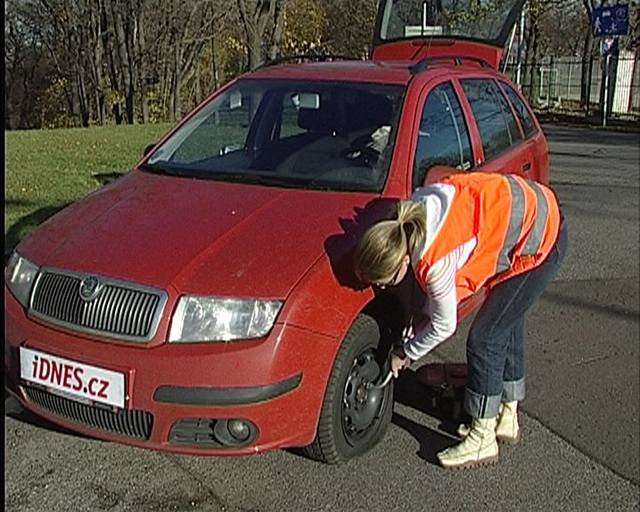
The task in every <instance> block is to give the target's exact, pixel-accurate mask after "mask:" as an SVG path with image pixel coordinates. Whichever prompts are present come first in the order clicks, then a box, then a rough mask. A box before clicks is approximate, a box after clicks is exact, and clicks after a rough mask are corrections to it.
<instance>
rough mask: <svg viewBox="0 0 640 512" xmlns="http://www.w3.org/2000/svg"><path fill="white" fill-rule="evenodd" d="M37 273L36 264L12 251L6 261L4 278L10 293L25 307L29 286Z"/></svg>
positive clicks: (29, 292) (27, 301) (27, 302)
mask: <svg viewBox="0 0 640 512" xmlns="http://www.w3.org/2000/svg"><path fill="white" fill-rule="evenodd" d="M37 275H38V266H37V265H34V264H33V263H31V262H30V261H29V260H28V259H26V258H23V257H22V256H20V254H18V253H17V252H16V251H13V253H12V254H11V257H10V258H9V262H8V263H7V267H6V269H5V273H4V278H5V281H6V283H7V286H8V287H9V290H11V293H13V295H15V297H16V299H18V302H20V304H22V305H23V306H24V307H25V308H26V307H27V306H28V305H29V295H30V294H31V287H32V286H33V281H34V280H35V278H36V276H37Z"/></svg>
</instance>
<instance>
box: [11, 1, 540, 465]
mask: <svg viewBox="0 0 640 512" xmlns="http://www.w3.org/2000/svg"><path fill="white" fill-rule="evenodd" d="M522 3H523V1H522V0H505V1H502V2H494V4H495V5H497V6H498V7H494V9H495V10H491V9H489V8H484V10H483V8H480V10H479V11H478V12H475V13H474V12H471V11H469V9H472V7H469V6H475V5H477V3H476V2H471V1H466V2H465V1H458V2H448V1H445V0H443V1H442V2H440V4H441V6H440V8H439V9H436V8H427V7H424V5H427V4H426V3H423V2H407V1H404V2H403V1H398V0H382V2H381V4H380V9H379V12H378V17H377V21H376V32H375V37H374V49H373V53H372V58H371V59H370V60H365V61H362V60H335V59H334V60H331V61H325V62H306V63H296V64H287V63H280V64H277V65H268V66H265V67H263V68H261V69H259V70H256V71H254V72H251V73H248V74H245V75H243V76H241V77H240V78H238V79H237V80H235V81H233V82H231V83H229V84H228V85H226V86H225V87H223V88H222V89H221V90H219V91H217V92H216V93H214V94H213V95H212V96H211V97H210V98H209V99H207V100H206V101H205V102H204V103H203V104H202V105H200V106H199V107H198V108H197V109H196V110H195V111H194V112H192V113H191V114H190V115H189V116H187V117H186V118H185V119H184V120H183V121H182V122H181V123H180V124H179V125H178V126H177V127H176V128H175V129H173V130H172V131H171V132H170V133H169V134H168V135H167V136H165V137H164V139H163V140H161V141H160V142H159V143H158V144H156V145H155V146H154V147H153V148H151V149H150V150H149V151H147V152H146V155H145V156H144V158H143V160H142V161H141V162H140V163H139V164H138V165H137V166H136V167H135V168H134V169H133V170H132V171H131V172H129V173H127V174H126V175H124V176H123V177H121V178H119V179H117V180H116V181H114V182H112V183H111V184H109V185H108V186H106V187H104V188H102V189H100V190H98V191H96V192H94V193H92V194H90V195H89V196H87V197H85V198H84V199H82V200H80V201H78V202H77V203H75V204H73V205H71V206H69V207H68V208H66V209H64V210H63V211H61V212H60V213H58V214H57V215H55V216H54V217H52V218H51V219H49V220H48V221H46V222H45V223H44V224H42V225H41V226H39V227H38V228H37V229H36V230H35V231H34V232H33V233H32V234H31V235H30V236H28V237H27V238H26V239H24V240H23V241H22V242H21V243H20V244H19V245H18V247H17V248H16V250H15V251H14V252H13V254H12V255H11V257H10V260H9V262H8V265H7V268H6V285H5V345H4V347H5V349H4V365H5V375H6V376H7V382H8V384H7V385H8V387H9V388H10V392H12V393H13V394H15V396H17V397H18V399H19V400H20V402H21V403H22V404H23V405H24V407H26V408H27V409H29V410H30V411H33V412H34V413H36V414H38V415H40V416H42V417H45V418H46V419H48V420H50V421H51V422H54V423H56V424H59V425H62V426H64V427H66V428H69V429H72V430H74V431H78V432H81V433H83V434H87V435H90V436H93V437H96V438H101V439H106V440H110V441H117V442H122V443H126V444H130V445H134V446H139V447H145V448H153V449H158V450H166V451H171V452H179V453H188V454H202V455H241V454H253V453H258V452H263V451H265V450H271V449H276V448H284V447H305V448H306V452H307V454H308V455H309V456H311V457H313V458H316V459H319V460H323V461H326V462H329V463H336V462H341V461H344V460H347V459H349V458H351V457H353V456H355V455H358V454H361V453H363V452H365V451H366V450H368V449H369V448H371V447H372V446H373V445H374V444H375V443H376V442H377V441H379V440H380V439H381V438H382V436H383V435H384V432H385V430H386V428H387V426H388V424H389V422H390V420H391V413H392V408H393V383H390V384H389V385H387V386H386V387H376V386H375V385H373V386H372V383H376V382H378V381H379V379H380V378H381V376H382V375H383V373H385V372H386V368H385V364H386V363H385V362H386V360H387V354H388V350H389V347H390V346H391V344H392V343H393V342H394V341H395V340H396V338H397V332H398V328H399V327H401V325H402V323H403V315H405V311H406V309H407V308H406V307H405V304H406V300H405V299H403V298H402V296H401V295H402V294H400V293H395V294H394V293H388V290H386V291H385V293H381V292H380V291H379V290H372V289H371V288H367V287H363V286H361V285H359V284H358V283H357V281H356V280H355V277H354V276H353V273H352V268H351V253H352V250H353V248H354V246H355V244H356V243H357V241H358V239H359V236H361V235H362V233H363V232H364V230H365V229H366V228H367V227H368V226H370V225H371V224H372V223H373V222H375V221H377V220H379V219H380V218H382V217H383V216H388V215H390V213H391V212H392V211H393V207H394V205H395V202H396V200H397V199H398V198H407V197H409V196H410V195H411V193H412V191H413V190H414V189H415V188H416V187H419V186H421V185H423V184H425V183H427V182H430V181H433V180H434V179H435V178H436V177H437V176H438V172H439V171H441V170H442V166H446V167H447V168H451V167H453V168H456V169H457V170H458V171H459V172H475V171H491V172H501V173H518V174H521V175H523V176H525V177H528V178H530V179H535V180H538V181H541V182H543V183H547V182H548V179H549V163H548V149H547V143H546V141H545V138H544V135H543V133H542V130H541V128H540V125H539V124H538V122H537V120H536V119H535V117H534V115H533V114H532V112H531V110H530V108H529V107H528V106H527V104H526V102H525V101H524V100H523V98H522V96H521V95H520V93H519V92H518V91H517V89H516V87H514V85H513V84H512V83H510V81H509V80H508V79H507V78H506V77H505V76H503V75H502V74H500V73H499V72H498V71H497V68H498V67H499V63H500V60H501V57H502V53H503V48H504V46H505V42H506V41H507V39H508V36H509V34H510V31H511V27H513V26H514V22H515V20H516V19H517V17H518V16H519V13H520V12H521V8H522ZM492 5H493V4H492ZM456 6H457V7H456ZM470 15H472V18H473V28H472V29H471V31H469V30H467V32H466V33H462V31H461V30H460V29H459V28H457V27H459V26H460V25H461V24H462V21H464V20H465V19H468V18H469V16H470ZM461 20H462V21H461ZM467 24H468V23H467ZM402 288H403V286H400V287H399V289H402ZM405 288H406V287H405ZM409 295H411V294H409ZM405 296H406V294H405ZM482 298H483V294H482V293H479V294H478V295H476V296H475V297H473V298H472V299H471V300H469V301H467V302H466V303H463V304H461V305H460V311H459V315H460V318H463V317H464V316H465V315H467V314H468V313H469V312H470V311H472V310H473V309H474V307H476V306H477V305H479V304H480V302H481V301H482ZM411 300H413V299H411Z"/></svg>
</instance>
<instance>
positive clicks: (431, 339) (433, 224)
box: [404, 184, 477, 360]
mask: <svg viewBox="0 0 640 512" xmlns="http://www.w3.org/2000/svg"><path fill="white" fill-rule="evenodd" d="M454 195H455V188H454V187H453V186H452V185H446V184H435V185H431V186H428V187H424V188H421V189H418V190H416V192H415V193H414V194H413V197H412V198H411V199H412V200H413V201H420V202H422V203H423V204H424V205H425V210H426V214H427V219H426V220H427V224H426V226H427V230H426V237H425V244H424V246H423V247H421V248H419V249H418V250H417V251H416V252H415V253H414V254H413V255H412V258H411V259H412V267H413V268H416V267H417V263H418V262H419V261H420V259H421V258H422V256H423V255H424V254H425V252H426V251H427V249H428V248H429V247H430V246H431V244H432V243H433V240H434V239H435V237H436V235H437V234H438V232H439V231H440V228H441V227H442V225H443V224H444V221H445V219H446V218H447V215H448V214H449V211H450V208H451V204H452V202H453V197H454ZM476 244H477V240H476V238H475V237H474V238H471V239H470V240H467V241H466V242H464V243H462V244H461V245H459V246H458V247H456V248H455V249H454V250H452V251H451V252H449V253H447V254H446V255H445V256H443V257H442V258H440V259H439V260H438V261H436V262H435V263H434V264H433V265H432V266H431V268H430V269H429V271H428V272H427V280H426V283H424V285H425V289H426V293H427V299H428V307H429V322H428V323H427V324H426V325H425V326H424V327H423V328H422V329H420V331H419V332H416V334H415V336H414V337H413V338H412V339H411V340H409V341H408V342H406V343H405V345H404V350H405V353H406V354H407V356H408V357H409V358H411V359H412V360H416V359H420V358H421V357H423V356H424V355H426V354H427V353H428V352H430V351H431V350H433V349H434V348H435V347H437V346H438V345H439V344H440V343H442V342H443V341H445V340H446V339H448V338H450V337H451V336H452V335H453V333H454V332H455V330H456V326H457V322H458V301H457V297H456V272H457V270H458V269H460V268H461V267H462V266H463V265H464V264H465V263H466V262H467V261H468V260H469V257H470V256H471V253H472V252H473V250H474V249H475V247H476Z"/></svg>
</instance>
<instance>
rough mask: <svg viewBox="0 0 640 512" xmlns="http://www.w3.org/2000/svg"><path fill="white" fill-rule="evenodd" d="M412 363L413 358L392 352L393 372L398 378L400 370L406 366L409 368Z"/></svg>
mask: <svg viewBox="0 0 640 512" xmlns="http://www.w3.org/2000/svg"><path fill="white" fill-rule="evenodd" d="M410 364H411V359H409V358H408V357H404V358H402V357H400V356H398V355H396V354H391V372H392V373H393V376H394V377H395V378H396V379H397V378H398V372H400V370H403V369H405V368H409V365H410Z"/></svg>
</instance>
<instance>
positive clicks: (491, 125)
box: [460, 78, 522, 160]
mask: <svg viewBox="0 0 640 512" xmlns="http://www.w3.org/2000/svg"><path fill="white" fill-rule="evenodd" d="M460 83H461V84H462V88H463V89H464V92H465V94H466V96H467V99H468V100H469V103H470V104H471V110H472V111H473V115H474V117H475V119H476V123H477V125H478V130H479V131H480V137H481V139H482V147H483V149H484V156H485V160H490V159H492V158H495V157H497V156H498V155H500V154H501V153H503V152H505V151H506V150H508V149H509V148H510V147H511V146H512V145H513V144H515V143H517V142H519V141H520V140H522V135H521V133H520V129H519V128H518V123H517V122H516V119H515V117H514V116H513V113H512V112H511V108H510V107H509V104H508V103H507V99H506V98H505V97H504V96H503V94H502V92H501V91H500V89H499V87H498V85H497V84H496V83H495V82H494V81H493V80H490V79H476V78H473V79H467V80H461V81H460Z"/></svg>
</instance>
